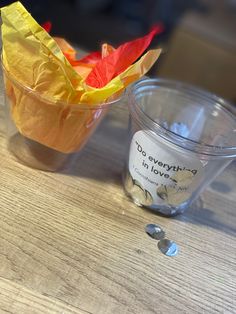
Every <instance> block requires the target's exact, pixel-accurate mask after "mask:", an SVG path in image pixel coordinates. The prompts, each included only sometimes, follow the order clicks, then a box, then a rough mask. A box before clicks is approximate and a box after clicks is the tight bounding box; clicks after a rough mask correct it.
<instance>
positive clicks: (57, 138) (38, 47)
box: [1, 2, 161, 153]
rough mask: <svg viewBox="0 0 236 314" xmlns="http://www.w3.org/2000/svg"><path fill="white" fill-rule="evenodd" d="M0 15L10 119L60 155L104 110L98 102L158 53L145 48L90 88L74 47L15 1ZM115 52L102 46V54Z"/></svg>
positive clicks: (86, 66)
mask: <svg viewBox="0 0 236 314" xmlns="http://www.w3.org/2000/svg"><path fill="white" fill-rule="evenodd" d="M1 17H2V42H3V48H2V63H3V67H4V74H5V75H4V76H5V86H6V94H7V96H8V99H9V102H10V106H11V114H12V119H13V121H14V123H15V125H16V127H17V129H18V131H19V132H20V133H21V134H22V135H23V136H25V137H27V138H29V139H32V140H34V141H36V142H39V143H41V144H43V145H45V146H48V147H50V148H53V149H55V150H58V151H60V152H63V153H70V152H75V151H78V150H80V149H81V147H82V146H83V145H84V144H85V142H86V141H87V140H88V138H89V136H90V135H91V133H92V132H93V131H94V129H95V127H96V125H97V124H98V122H99V121H100V120H101V118H102V116H103V115H104V114H105V113H106V111H107V108H108V107H107V106H106V105H104V106H102V104H104V103H106V102H107V101H109V99H110V97H112V96H114V95H117V94H120V93H121V92H122V91H123V90H124V89H125V88H126V87H127V86H128V85H129V84H130V83H132V82H133V81H135V80H137V79H138V78H140V77H141V76H143V75H144V74H145V73H146V72H147V71H148V70H149V69H150V68H151V66H152V65H153V64H154V62H155V61H156V60H157V58H158V57H159V55H160V52H161V50H160V49H155V50H150V51H148V52H147V53H146V54H145V55H144V56H143V57H141V58H140V59H139V60H138V61H136V62H135V63H134V64H132V65H130V66H129V67H128V68H126V69H125V70H124V71H123V72H121V73H119V74H118V75H117V76H115V77H114V78H112V79H111V80H110V81H109V82H108V83H107V84H106V85H105V86H103V87H102V88H94V87H92V86H89V85H88V84H86V82H85V80H86V78H87V77H88V75H89V74H90V73H91V71H92V70H93V69H94V68H95V66H94V65H92V64H90V63H83V62H80V61H78V62H77V60H75V62H74V61H73V60H74V59H75V56H76V51H75V50H74V48H73V47H72V46H70V45H69V44H68V43H67V42H66V41H64V39H60V38H55V39H54V38H52V37H51V36H50V35H49V34H48V33H47V32H46V31H45V30H44V29H43V28H42V27H41V26H40V25H39V24H38V23H37V22H36V21H35V20H34V19H33V17H32V16H31V15H30V14H29V13H28V12H27V10H26V9H25V8H24V7H23V5H22V4H21V3H20V2H15V3H12V4H11V5H9V6H6V7H3V8H1ZM63 51H64V53H63ZM114 51H115V48H113V47H112V46H110V45H108V44H105V45H103V47H102V53H101V55H102V58H107V57H109V55H111V54H112V53H113V52H114ZM71 60H72V61H73V62H74V65H73V62H72V64H71ZM104 60H105V59H104Z"/></svg>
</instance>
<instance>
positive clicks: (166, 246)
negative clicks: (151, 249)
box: [157, 239, 179, 256]
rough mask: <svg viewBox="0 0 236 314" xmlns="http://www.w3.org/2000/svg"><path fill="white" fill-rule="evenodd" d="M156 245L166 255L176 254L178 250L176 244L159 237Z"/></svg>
mask: <svg viewBox="0 0 236 314" xmlns="http://www.w3.org/2000/svg"><path fill="white" fill-rule="evenodd" d="M157 247H158V249H159V250H160V251H161V252H162V253H163V254H165V255H166V256H176V255H177V254H178V252H179V248H178V245H177V244H176V243H175V242H173V241H171V240H168V239H161V240H160V241H159V242H158V243H157Z"/></svg>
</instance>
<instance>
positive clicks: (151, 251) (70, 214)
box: [0, 98, 236, 314]
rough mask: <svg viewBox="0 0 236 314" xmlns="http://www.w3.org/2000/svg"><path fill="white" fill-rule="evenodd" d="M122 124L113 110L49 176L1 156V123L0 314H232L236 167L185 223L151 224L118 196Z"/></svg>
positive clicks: (121, 112) (123, 117) (119, 111)
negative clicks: (156, 228)
mask: <svg viewBox="0 0 236 314" xmlns="http://www.w3.org/2000/svg"><path fill="white" fill-rule="evenodd" d="M2 103H3V100H2V98H1V104H2ZM2 113H3V110H2V109H1V114H2ZM1 116H2V115H1ZM127 119H128V114H127V109H126V106H125V104H124V105H123V106H122V105H120V106H117V107H115V106H114V108H113V109H112V110H111V111H110V113H109V114H108V115H107V117H106V118H105V119H104V120H103V122H102V124H101V126H100V127H99V129H98V130H97V132H96V133H95V134H94V136H93V137H92V138H91V140H90V142H89V143H88V144H87V146H86V147H85V148H84V150H83V152H82V153H81V155H80V157H79V159H78V162H77V163H76V165H75V167H74V168H73V169H72V170H71V171H64V172H61V173H48V172H43V171H38V170H34V169H30V168H28V167H26V166H23V165H21V164H19V163H18V162H17V161H16V160H15V159H14V157H13V156H12V155H11V154H10V153H9V152H8V151H7V149H6V140H5V135H4V132H3V117H2V119H1V124H0V127H1V133H0V161H1V168H0V180H1V184H0V207H1V211H0V215H1V219H0V313H16V314H22V313H30V314H31V313H40V314H41V313H96V314H116V313H121V314H126V313H127V314H128V313H140V314H143V313H145V314H147V313H150V314H151V313H168V314H169V313H171V314H172V313H174V314H175V313H236V238H235V235H236V201H235V200H236V184H235V183H236V180H235V174H236V163H232V164H231V166H229V168H228V169H226V170H225V172H224V173H223V174H222V175H221V176H220V177H218V178H217V180H216V181H215V182H214V183H213V184H212V185H211V186H210V187H209V188H208V190H207V191H206V192H205V193H204V194H203V195H202V201H198V202H197V203H196V204H195V205H194V206H193V207H192V208H190V209H189V211H188V212H186V213H185V214H184V215H182V216H178V217H176V218H172V219H170V218H163V217H160V216H158V215H155V214H153V213H151V212H149V211H147V210H145V209H142V208H139V207H137V206H136V205H134V204H133V203H132V202H131V201H129V199H128V198H127V197H126V196H125V195H124V192H123V189H122V183H121V172H122V168H123V160H124V156H125V153H126V148H125V146H124V140H125V137H126V128H127ZM199 204H200V206H199ZM148 223H157V224H159V225H160V226H161V227H163V229H164V230H165V231H166V233H167V236H168V237H169V238H170V239H172V240H174V241H176V242H177V244H178V245H179V247H180V253H179V255H178V256H176V257H172V258H171V257H166V256H164V255H163V254H161V253H160V252H159V251H158V249H157V243H156V241H155V240H152V239H151V238H150V237H148V236H147V235H146V234H145V231H144V228H145V225H146V224H148Z"/></svg>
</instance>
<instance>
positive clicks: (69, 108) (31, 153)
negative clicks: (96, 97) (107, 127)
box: [2, 63, 120, 171]
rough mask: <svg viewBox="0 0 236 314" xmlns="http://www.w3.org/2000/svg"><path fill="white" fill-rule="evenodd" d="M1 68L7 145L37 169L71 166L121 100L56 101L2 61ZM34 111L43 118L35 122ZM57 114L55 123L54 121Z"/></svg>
mask: <svg viewBox="0 0 236 314" xmlns="http://www.w3.org/2000/svg"><path fill="white" fill-rule="evenodd" d="M2 71H3V77H4V84H5V113H6V119H5V120H6V133H7V140H8V149H9V151H10V152H11V153H13V155H14V156H15V157H16V158H17V160H18V161H19V162H21V163H23V164H25V165H27V166H30V167H32V168H36V169H41V170H45V171H58V170H61V169H63V168H67V167H69V166H71V164H72V162H73V161H74V160H75V159H76V157H77V155H78V152H79V151H80V150H81V149H82V148H83V146H84V145H85V144H86V142H87V141H88V140H89V138H90V136H91V135H92V133H93V132H94V131H95V129H96V127H97V126H98V124H99V123H100V122H101V120H102V118H103V117H104V116H105V114H106V113H107V111H108V109H109V107H110V106H111V105H112V104H115V103H117V102H118V101H119V100H120V98H119V97H115V96H114V97H112V98H110V99H109V100H108V101H106V102H104V103H102V104H94V105H85V104H71V103H66V102H57V103H55V101H53V100H51V99H47V98H45V97H44V96H42V95H40V94H39V93H38V92H36V91H34V90H32V89H31V88H29V87H27V86H24V85H23V84H22V83H21V82H19V81H18V80H16V78H15V77H13V76H12V75H11V73H9V72H8V71H7V70H6V69H5V68H4V65H3V63H2ZM22 100H23V101H22ZM19 102H21V107H20V108H19V106H18V104H19ZM22 104H23V105H22ZM31 105H32V106H34V107H33V108H34V109H33V110H34V111H35V113H34V112H33V113H31V118H32V119H31V121H29V119H28V118H27V117H28V113H27V108H29V106H31ZM17 106H18V107H17ZM17 110H21V112H20V115H17ZM24 110H25V111H24ZM68 112H69V114H68ZM13 113H14V119H13V118H12V117H13ZM37 114H40V116H41V117H42V119H40V121H39V119H35V121H37V123H34V118H36V115H37ZM18 116H19V117H20V118H18ZM44 117H45V118H44ZM56 117H57V120H58V121H59V123H58V125H55V119H56ZM58 117H59V118H58ZM65 117H66V118H65ZM18 119H21V120H20V121H18ZM77 121H78V123H77ZM72 125H73V127H72ZM19 126H20V127H19ZM51 126H52V127H51ZM48 134H49V135H50V141H49V139H48ZM54 135H55V136H54ZM42 138H43V141H42ZM61 148H63V149H61Z"/></svg>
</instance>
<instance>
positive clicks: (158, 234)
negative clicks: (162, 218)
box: [145, 224, 165, 240]
mask: <svg viewBox="0 0 236 314" xmlns="http://www.w3.org/2000/svg"><path fill="white" fill-rule="evenodd" d="M145 231H146V233H147V234H148V235H149V236H150V237H151V238H153V239H155V240H160V239H163V238H164V237H165V232H164V231H163V230H162V228H161V227H160V226H158V225H156V224H148V225H146V227H145Z"/></svg>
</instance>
